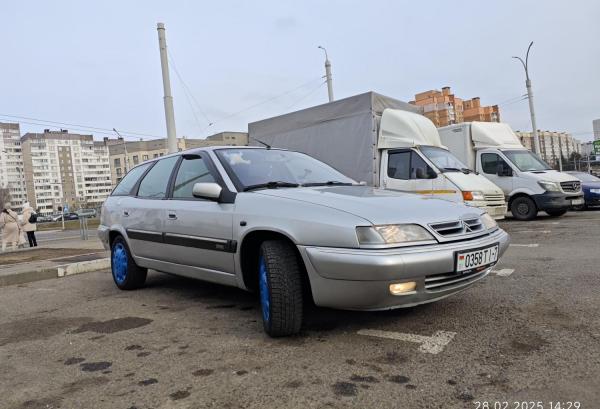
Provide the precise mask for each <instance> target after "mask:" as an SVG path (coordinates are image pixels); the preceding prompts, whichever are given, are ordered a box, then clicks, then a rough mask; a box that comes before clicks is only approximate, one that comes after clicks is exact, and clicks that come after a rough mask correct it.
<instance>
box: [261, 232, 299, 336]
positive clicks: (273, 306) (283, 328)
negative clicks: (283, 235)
mask: <svg viewBox="0 0 600 409" xmlns="http://www.w3.org/2000/svg"><path fill="white" fill-rule="evenodd" d="M301 275H302V268H301V267H300V263H299V261H298V257H297V255H296V251H295V249H294V247H293V246H292V245H291V244H290V243H287V242H285V241H282V240H268V241H265V242H263V243H262V245H261V246H260V254H259V260H258V284H259V291H260V304H261V310H262V318H263V327H264V329H265V332H266V333H267V334H269V335H270V336H272V337H283V336H286V335H293V334H297V333H298V332H299V331H300V328H301V326H302V313H303V307H304V305H303V300H302V276H301Z"/></svg>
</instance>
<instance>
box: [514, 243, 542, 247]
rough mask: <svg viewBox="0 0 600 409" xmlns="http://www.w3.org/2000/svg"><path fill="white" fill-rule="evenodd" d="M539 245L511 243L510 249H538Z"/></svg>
mask: <svg viewBox="0 0 600 409" xmlns="http://www.w3.org/2000/svg"><path fill="white" fill-rule="evenodd" d="M539 246H540V245H539V244H537V243H531V244H517V243H511V244H510V247H531V248H534V247H539Z"/></svg>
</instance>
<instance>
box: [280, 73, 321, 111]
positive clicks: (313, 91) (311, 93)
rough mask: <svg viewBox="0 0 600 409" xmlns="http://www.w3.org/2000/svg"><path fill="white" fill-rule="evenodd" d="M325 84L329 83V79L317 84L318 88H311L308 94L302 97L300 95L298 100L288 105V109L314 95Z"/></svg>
mask: <svg viewBox="0 0 600 409" xmlns="http://www.w3.org/2000/svg"><path fill="white" fill-rule="evenodd" d="M325 84H327V80H325V81H323V82H322V83H320V84H319V85H317V87H316V88H313V89H312V90H310V91H309V92H308V94H306V95H303V96H302V97H300V98H299V99H298V100H297V101H296V102H294V103H293V104H292V105H290V106H288V107H287V108H286V109H290V108H292V107H295V106H296V105H298V103H300V101H303V100H305V99H306V98H308V97H309V96H311V95H313V94H314V93H315V92H317V91H318V90H319V88H321V87H322V86H323V85H325Z"/></svg>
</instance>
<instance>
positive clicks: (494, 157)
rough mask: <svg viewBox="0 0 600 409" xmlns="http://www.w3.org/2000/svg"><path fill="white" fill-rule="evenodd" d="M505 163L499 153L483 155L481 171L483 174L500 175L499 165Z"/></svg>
mask: <svg viewBox="0 0 600 409" xmlns="http://www.w3.org/2000/svg"><path fill="white" fill-rule="evenodd" d="M500 161H502V162H504V161H503V160H502V159H501V158H500V156H498V154H497V153H482V154H481V169H483V173H487V174H489V175H495V174H497V173H498V163H499V162H500Z"/></svg>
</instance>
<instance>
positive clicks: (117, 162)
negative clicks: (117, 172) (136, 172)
mask: <svg viewBox="0 0 600 409" xmlns="http://www.w3.org/2000/svg"><path fill="white" fill-rule="evenodd" d="M120 167H121V159H120V158H116V159H115V168H120Z"/></svg>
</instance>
